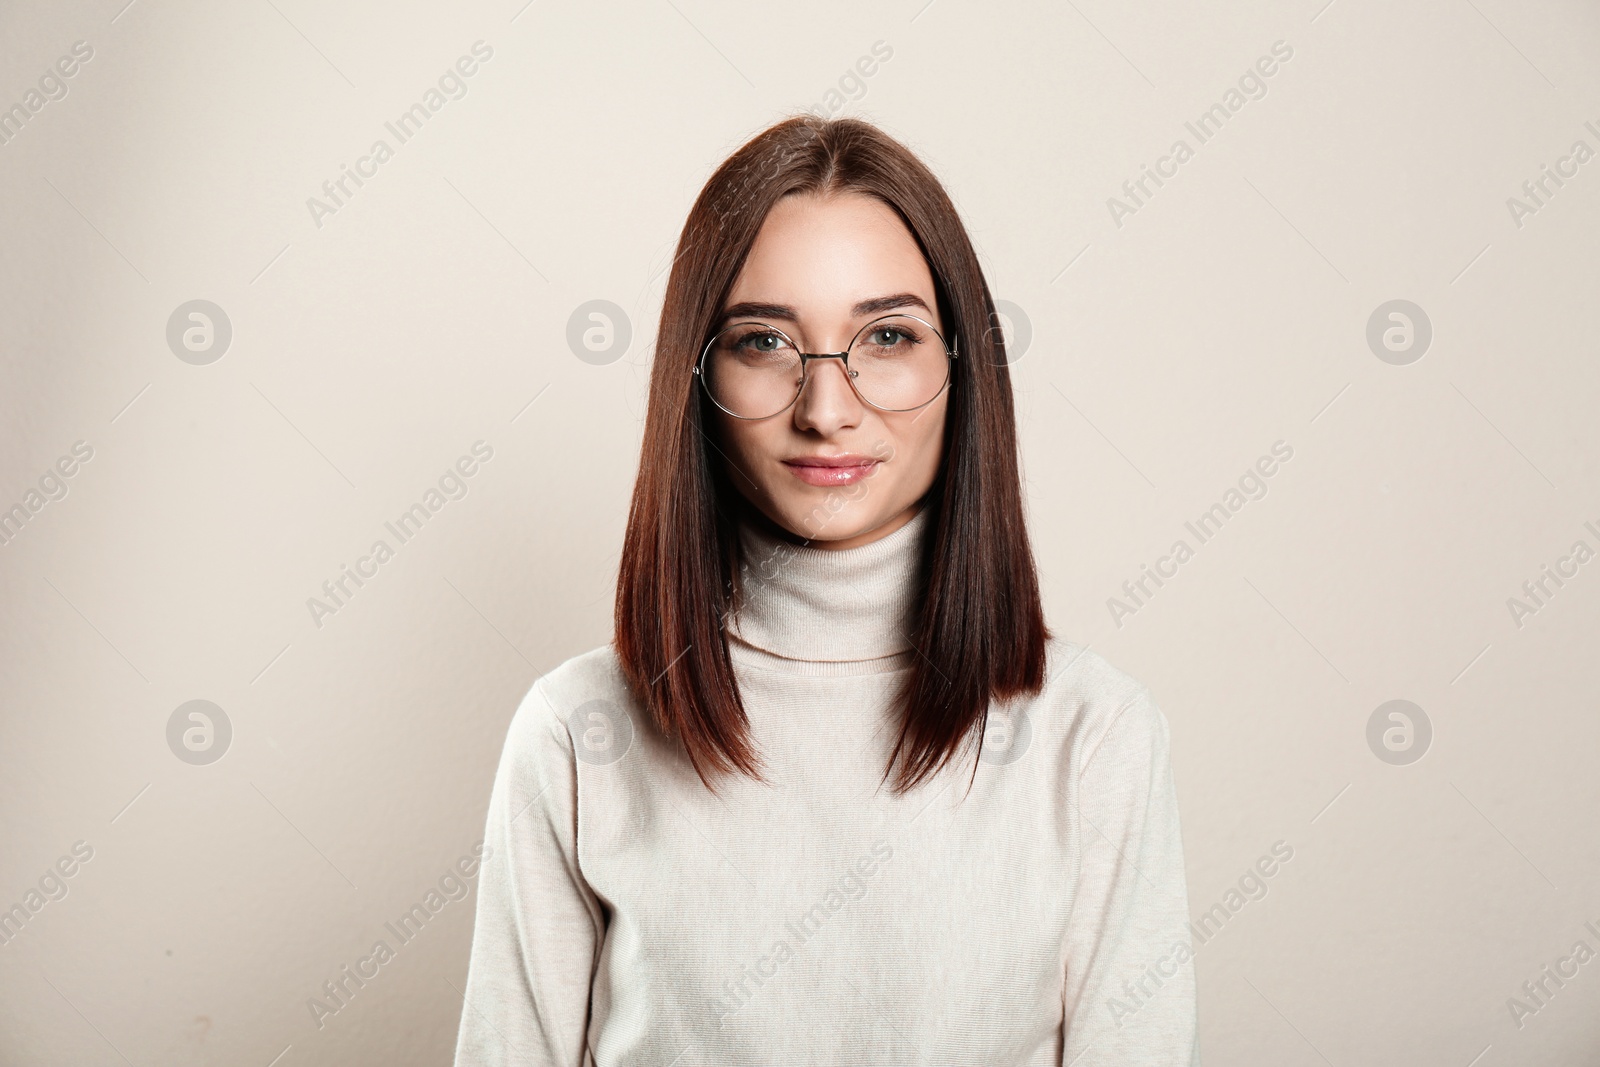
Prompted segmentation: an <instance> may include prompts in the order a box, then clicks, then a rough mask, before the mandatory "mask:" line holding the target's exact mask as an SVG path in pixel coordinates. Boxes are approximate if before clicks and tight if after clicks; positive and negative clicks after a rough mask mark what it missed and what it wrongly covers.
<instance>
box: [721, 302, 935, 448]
mask: <svg viewBox="0 0 1600 1067" xmlns="http://www.w3.org/2000/svg"><path fill="white" fill-rule="evenodd" d="M891 319H910V320H912V321H913V322H920V323H922V325H924V326H926V327H927V328H928V331H929V332H930V333H932V334H933V336H935V337H937V338H938V339H939V344H940V345H942V346H943V347H944V355H945V361H944V381H943V382H942V383H941V384H940V386H939V389H938V391H937V392H935V393H934V394H933V395H932V396H930V397H929V398H928V399H926V400H924V401H923V402H922V403H920V404H918V405H916V407H909V408H886V407H884V406H883V405H882V404H874V403H873V402H872V401H870V400H868V399H867V398H866V397H864V396H862V395H861V390H860V389H857V388H856V381H855V378H856V372H855V371H853V370H851V369H850V350H851V349H852V348H854V347H855V346H856V342H857V341H859V340H860V339H861V335H862V334H864V333H866V332H867V331H868V330H870V329H872V328H873V327H874V326H877V325H878V324H879V323H883V322H888V321H889V320H891ZM735 326H759V327H761V328H762V329H763V330H771V331H772V332H773V333H775V334H777V335H778V336H779V337H781V338H783V339H784V340H785V341H788V342H789V344H790V346H792V347H793V348H794V350H795V352H797V353H798V354H799V356H800V384H799V385H798V386H797V387H796V388H795V391H794V396H792V397H790V398H789V402H788V403H787V404H785V405H783V407H781V408H779V409H778V410H777V411H774V412H773V413H772V414H771V415H741V414H739V413H738V412H736V411H729V410H728V409H727V408H726V407H723V405H722V403H721V402H720V401H719V400H717V397H716V394H715V393H713V392H712V391H711V384H710V383H709V382H708V381H707V380H706V376H705V373H704V371H703V370H702V368H703V367H704V366H705V363H706V357H707V356H709V355H710V354H711V346H712V345H713V344H715V343H716V340H717V338H718V337H721V336H722V335H723V334H724V333H726V332H727V331H728V330H731V329H733V328H734V327H735ZM959 355H960V353H959V352H957V351H956V350H955V348H953V347H952V346H951V345H950V344H949V343H948V342H946V341H945V339H944V334H942V333H940V332H939V330H938V328H937V327H935V326H934V324H933V323H931V322H929V321H928V320H927V319H924V318H919V317H918V316H916V315H900V314H896V315H884V316H883V317H881V318H876V319H873V320H872V321H871V322H869V323H867V324H866V325H865V326H863V327H861V329H859V330H857V331H856V334H855V336H854V337H852V338H850V343H849V344H848V345H846V346H845V350H844V351H843V352H801V351H800V346H799V345H798V344H796V343H795V340H794V338H792V337H790V336H789V335H788V334H786V333H784V332H783V331H782V330H780V329H778V328H777V327H776V326H771V325H768V324H767V323H765V322H758V321H756V320H754V319H750V320H746V321H743V322H730V323H729V324H728V325H726V326H724V327H722V329H720V330H718V331H717V332H716V333H714V334H712V335H711V339H710V340H709V341H707V342H706V346H705V347H704V348H702V349H701V350H700V358H699V359H698V360H697V361H696V362H695V365H694V368H693V370H692V371H691V372H690V373H692V374H695V375H698V376H699V378H700V385H701V386H702V387H703V388H704V389H705V393H706V397H707V398H708V399H710V401H711V402H712V403H713V404H716V405H717V407H718V408H720V409H721V410H722V411H725V412H727V413H728V414H729V415H732V416H733V417H734V418H736V419H744V420H746V421H748V422H761V421H762V420H764V419H771V418H776V417H777V416H779V415H782V414H783V413H784V412H785V411H788V410H789V409H790V408H792V407H794V405H795V401H797V400H799V399H800V394H801V393H803V392H805V389H806V382H807V381H809V380H810V379H809V378H808V377H807V371H806V367H807V364H809V363H810V361H811V360H813V359H837V360H839V361H840V362H841V363H842V364H843V365H844V372H845V381H847V382H849V383H850V391H851V392H853V393H855V394H856V397H857V399H859V400H860V401H861V402H862V403H863V404H866V405H867V406H869V407H874V408H877V409H878V410H879V411H894V412H902V411H917V410H918V409H920V408H925V407H927V406H928V405H929V404H931V403H933V402H934V401H935V400H938V399H939V397H940V396H941V395H942V394H943V393H944V391H945V390H946V389H948V388H949V387H950V380H951V378H952V375H951V373H950V361H951V360H953V359H955V358H957V357H958V356H959Z"/></svg>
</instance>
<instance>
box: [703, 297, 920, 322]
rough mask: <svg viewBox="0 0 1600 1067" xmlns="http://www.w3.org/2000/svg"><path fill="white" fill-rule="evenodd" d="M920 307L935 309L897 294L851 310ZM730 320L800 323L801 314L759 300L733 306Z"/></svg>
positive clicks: (727, 316)
mask: <svg viewBox="0 0 1600 1067" xmlns="http://www.w3.org/2000/svg"><path fill="white" fill-rule="evenodd" d="M903 307H919V308H921V309H922V310H923V311H926V312H928V313H930V314H931V313H932V312H933V309H932V308H930V307H929V306H928V305H927V303H926V302H925V301H924V300H923V299H922V298H921V297H920V296H918V295H917V294H915V293H895V294H894V295H893V296H875V297H873V298H872V299H870V300H863V301H861V302H860V303H859V304H857V305H856V306H855V307H853V308H851V309H850V313H851V314H852V315H854V316H855V317H856V318H860V317H861V316H863V315H874V314H877V313H878V312H882V311H893V310H894V309H895V308H903ZM729 319H782V320H784V321H785V322H799V321H800V312H798V311H796V310H795V309H794V308H792V307H790V306H789V305H788V304H769V303H766V302H764V301H759V300H747V301H744V302H743V303H739V304H733V305H731V306H730V307H729V308H728V309H727V310H726V311H724V312H723V313H722V321H723V322H727V321H728V320H729Z"/></svg>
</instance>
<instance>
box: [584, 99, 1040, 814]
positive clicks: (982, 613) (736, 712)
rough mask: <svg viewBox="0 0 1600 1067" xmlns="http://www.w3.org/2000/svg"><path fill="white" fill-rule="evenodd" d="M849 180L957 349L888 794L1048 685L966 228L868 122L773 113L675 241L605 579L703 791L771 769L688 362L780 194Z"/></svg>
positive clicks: (710, 446)
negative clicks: (871, 203) (912, 250)
mask: <svg viewBox="0 0 1600 1067" xmlns="http://www.w3.org/2000/svg"><path fill="white" fill-rule="evenodd" d="M845 192H850V193H861V194H865V195H868V196H873V197H876V198H877V199H878V200H880V201H882V202H883V203H884V204H886V205H888V206H889V207H890V208H891V209H893V210H894V211H895V212H896V213H897V214H898V215H899V217H900V219H901V221H902V222H904V223H905V225H906V227H907V229H909V230H910V232H911V234H912V236H913V237H914V238H915V239H916V241H917V244H918V246H919V247H920V248H921V250H922V254H923V257H924V258H925V259H926V260H927V263H928V267H929V270H930V273H931V274H932V275H933V279H934V286H935V291H936V295H937V298H938V304H939V313H940V316H941V318H942V319H943V321H944V323H945V326H946V330H945V333H946V336H947V337H948V338H949V339H950V340H951V341H952V342H953V347H954V349H955V351H957V352H958V353H960V355H959V357H958V358H957V359H955V360H953V361H952V362H951V381H950V385H949V390H950V394H949V396H950V399H949V402H948V406H947V409H946V417H945V427H944V457H945V458H944V461H943V463H942V464H941V469H940V471H939V473H938V475H937V476H936V478H935V481H934V484H933V487H932V488H931V489H930V490H929V491H928V493H927V495H926V496H925V497H924V498H923V507H924V508H926V509H929V510H930V511H931V514H930V515H929V521H928V524H927V534H928V535H927V536H926V537H925V538H924V540H923V546H924V551H923V557H922V558H921V559H920V560H919V561H918V569H917V580H918V583H919V587H920V588H921V589H922V590H923V595H922V597H921V603H920V605H919V609H918V610H917V611H916V612H915V613H914V619H915V621H914V624H913V628H912V631H911V633H910V634H909V635H908V636H909V637H910V639H911V643H912V644H913V645H914V646H915V649H916V651H917V653H918V654H917V655H916V656H915V657H913V663H912V666H911V668H910V671H909V675H908V677H907V679H906V682H905V685H904V686H903V688H902V689H901V690H900V691H899V693H898V696H897V698H896V699H897V705H896V711H897V713H898V716H899V720H900V733H899V737H898V739H897V741H896V743H895V746H894V749H893V751H892V752H891V754H890V757H889V760H888V764H887V766H886V767H885V768H884V776H885V779H887V778H888V777H889V775H890V774H891V773H892V774H893V775H894V783H893V789H894V791H895V792H897V793H903V792H905V791H908V790H910V789H912V788H914V787H915V786H916V785H918V784H919V783H921V782H922V781H923V780H924V779H926V778H928V777H929V776H930V775H933V774H935V773H937V772H938V771H939V770H940V769H941V768H943V767H944V766H945V765H946V764H948V763H949V762H950V761H951V759H952V758H954V757H955V755H956V754H957V752H958V751H959V750H960V748H961V747H962V745H963V743H965V742H967V741H969V740H970V739H972V738H974V737H976V739H977V741H978V745H979V754H980V755H981V744H982V739H983V736H984V733H985V731H986V730H987V729H988V713H989V706H990V702H991V701H1005V700H1008V699H1011V698H1014V697H1019V696H1022V695H1024V694H1032V693H1037V692H1038V691H1039V690H1040V689H1041V688H1042V686H1043V684H1044V672H1045V647H1046V642H1047V641H1048V640H1049V638H1050V636H1051V635H1050V632H1049V631H1048V630H1047V629H1046V627H1045V622H1044V614H1043V610H1042V608H1041V606H1040V599H1039V587H1038V576H1037V573H1036V571H1035V568H1034V561H1033V553H1032V550H1031V548H1030V546H1029V542H1028V534H1027V528H1026V523H1025V521H1024V515H1023V501H1022V487H1021V476H1020V473H1019V470H1018V455H1017V437H1016V419H1015V414H1014V408H1013V404H1012V397H1011V375H1010V370H1009V368H1008V366H1007V361H1006V351H1005V339H1004V336H1003V335H1002V333H1001V330H1000V329H999V321H1000V320H999V317H998V315H996V313H995V307H994V301H993V299H992V298H991V297H990V294H989V287H988V284H987V283H986V282H985V280H984V276H983V270H982V268H981V267H980V266H979V264H978V258H977V254H976V253H975V252H974V250H973V247H972V242H971V239H970V238H969V237H968V235H967V231H966V228H965V226H963V225H962V222H961V219H960V217H959V215H958V214H957V213H956V209H955V205H954V204H952V203H951V201H950V198H949V196H948V195H947V194H946V193H945V191H944V188H943V187H942V186H941V185H940V183H939V180H938V179H937V178H936V177H934V175H933V173H932V172H931V171H930V170H929V169H928V168H927V167H926V166H925V165H924V164H923V163H922V162H921V161H920V160H919V159H918V158H917V157H916V156H915V155H914V154H913V153H912V152H911V151H910V150H909V149H907V148H906V147H905V146H904V145H902V144H900V143H899V142H898V141H896V140H895V139H893V138H892V137H890V136H888V135H887V134H885V133H884V132H883V131H882V130H880V129H878V128H877V127H876V126H873V125H872V124H870V123H867V122H863V121H860V120H858V119H849V118H842V119H823V118H819V117H817V116H815V115H800V116H796V117H793V118H790V119H786V120H784V121H782V122H779V123H778V124H776V125H774V126H772V127H769V128H768V129H766V130H764V131H763V132H761V133H760V134H758V135H757V136H755V137H754V138H752V139H751V140H749V141H748V142H746V143H745V144H744V145H743V146H742V147H741V148H739V150H738V151H736V152H734V153H733V155H732V156H730V157H729V158H728V159H727V161H726V162H724V163H723V164H722V165H721V166H720V167H719V168H718V169H717V170H716V172H715V173H714V174H713V175H712V176H711V178H710V180H709V181H707V182H706V185H705V188H704V189H702V190H701V192H700V195H699V197H698V198H697V199H696V200H695V203H694V206H693V208H692V209H691V210H690V212H689V216H688V219H687V221H686V222H685V223H684V226H683V232H682V233H681V235H680V236H679V239H678V246H677V252H676V256H675V258H674V260H673V265H672V272H671V274H670V276H669V278H668V280H667V288H666V297H665V301H664V304H663V307H662V310H661V321H660V326H659V329H658V331H657V335H656V346H655V359H654V364H653V366H652V368H651V373H650V394H649V400H648V407H647V411H646V414H645V426H644V439H643V443H642V446H641V448H640V458H639V474H638V478H637V480H636V481H635V483H634V490H633V499H632V503H631V506H630V508H629V513H628V525H627V531H626V534H625V535H624V540H623V548H622V559H621V565H620V567H619V571H618V577H617V598H616V613H615V638H614V643H615V648H616V654H617V657H618V660H619V662H620V665H621V669H622V671H623V673H624V675H625V677H626V679H627V681H628V684H629V685H630V686H631V688H632V689H633V691H634V693H635V695H636V696H637V698H638V699H639V701H640V703H641V704H642V706H643V707H644V708H645V709H646V712H647V714H648V715H649V717H650V719H651V720H652V721H653V722H654V723H655V725H656V727H657V728H659V729H660V731H661V732H662V733H663V734H664V735H665V736H667V737H669V738H679V739H681V743H682V745H683V747H684V750H685V752H686V753H687V755H688V757H689V761H690V763H691V764H692V765H693V767H694V769H695V772H696V773H697V774H698V775H699V776H700V779H701V781H702V782H704V783H705V784H706V786H707V787H708V788H710V789H711V790H712V791H713V792H715V791H716V787H715V784H714V782H713V779H715V778H717V777H720V776H722V775H725V774H729V773H733V772H739V773H743V774H746V775H748V776H750V777H751V778H753V779H756V780H758V781H764V780H765V779H764V778H763V775H762V773H761V771H762V767H763V765H764V761H763V760H762V759H761V756H760V753H759V752H758V751H757V750H756V746H755V745H754V744H753V742H752V740H751V737H750V723H749V719H748V717H747V716H746V714H745V710H744V704H743V702H742V700H741V698H740V695H739V688H738V684H737V682H736V680H735V678H734V670H733V663H732V660H731V659H730V657H729V652H728V640H727V634H726V630H725V624H726V620H727V618H728V615H729V614H730V612H731V611H732V610H733V609H734V607H735V604H736V603H737V597H738V596H739V582H738V576H739V575H740V573H741V570H742V568H743V566H744V563H743V561H742V560H741V558H740V556H741V551H740V542H739V537H738V522H739V514H740V510H741V508H742V507H747V506H748V505H746V504H745V503H744V502H743V501H742V499H741V498H740V497H739V494H738V492H737V490H736V489H735V488H734V487H733V486H732V484H731V483H730V482H729V481H728V479H727V477H726V475H725V474H724V473H723V471H722V470H721V468H720V465H719V464H717V463H715V462H713V459H714V457H713V452H714V450H715V448H716V443H715V441H714V440H713V437H712V436H710V435H709V434H708V429H707V428H708V426H709V425H711V420H710V413H709V411H708V409H707V405H708V404H709V400H708V399H707V398H706V397H705V396H703V395H702V391H701V390H700V389H697V388H696V387H695V381H696V376H695V375H694V374H693V373H692V368H693V367H694V366H695V364H696V362H697V360H698V359H699V356H700V353H701V351H702V349H703V347H704V346H705V344H706V343H707V342H708V341H709V340H710V338H711V336H712V334H713V333H714V331H715V328H716V324H717V323H718V321H719V319H720V317H721V314H722V309H723V307H724V303H725V301H726V299H727V296H728V293H729V292H730V291H731V290H732V287H733V284H734V282H735V280H736V279H737V278H738V275H739V271H740V270H741V268H742V267H743V265H744V261H745V258H746V256H747V255H748V254H749V251H750V248H751V246H752V245H753V244H754V242H755V239H756V235H757V233H758V232H759V231H760V229H761V225H762V223H763V222H764V221H765V219H766V217H767V213H768V211H770V210H771V208H772V206H773V205H774V204H776V203H777V202H778V200H780V199H781V198H783V197H785V196H790V195H793V194H807V193H809V194H816V195H823V196H826V195H831V194H837V193H845ZM976 771H977V762H976V760H974V763H973V773H974V774H976ZM708 772H709V774H708ZM880 785H881V782H880Z"/></svg>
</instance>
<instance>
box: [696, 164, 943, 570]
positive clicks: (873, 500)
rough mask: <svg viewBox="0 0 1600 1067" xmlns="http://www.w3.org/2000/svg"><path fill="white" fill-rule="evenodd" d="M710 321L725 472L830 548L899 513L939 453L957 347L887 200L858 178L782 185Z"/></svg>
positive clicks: (920, 489)
mask: <svg viewBox="0 0 1600 1067" xmlns="http://www.w3.org/2000/svg"><path fill="white" fill-rule="evenodd" d="M716 325H717V327H718V329H719V332H718V333H717V335H716V336H715V337H714V338H713V339H712V341H711V342H710V343H709V344H708V345H707V347H706V349H705V351H704V352H703V353H702V358H701V361H700V363H699V364H697V366H696V370H697V372H698V373H699V375H700V381H701V385H702V386H703V387H704V389H705V392H706V395H707V396H708V397H709V398H710V399H711V401H712V407H711V408H710V409H703V410H707V413H708V414H709V415H710V420H709V427H708V429H709V432H710V435H711V438H712V440H713V442H714V443H715V444H716V446H717V453H716V459H717V461H718V462H719V463H720V465H721V473H722V475H723V477H724V478H725V479H726V482H727V483H728V484H731V485H732V486H733V488H734V489H735V490H736V491H737V492H738V493H739V494H740V495H741V497H742V498H743V499H745V500H748V501H749V502H750V503H751V504H753V505H754V507H755V508H756V510H758V511H759V512H760V513H761V514H763V515H765V516H766V517H767V518H768V519H770V520H771V521H772V522H774V523H776V524H777V525H778V526H780V527H782V528H783V529H784V530H787V531H788V532H789V533H791V534H793V535H794V536H796V537H799V538H803V539H806V540H808V541H810V542H812V543H813V544H816V545H817V546H819V547H824V548H849V547H854V546H855V545H858V544H861V543H863V542H864V541H865V540H872V539H876V538H878V537H881V536H884V535H886V534H887V533H889V532H891V531H892V530H893V529H894V528H896V527H897V526H898V525H900V523H901V522H902V521H903V520H904V519H905V518H908V517H909V515H910V514H911V511H912V509H914V508H915V506H916V504H917V502H918V501H920V500H921V499H922V497H923V496H924V495H925V494H926V493H927V492H928V490H929V489H930V488H932V486H933V483H934V479H935V477H936V476H937V475H938V472H939V468H940V461H941V460H942V459H943V455H944V426H945V408H946V406H947V402H948V395H947V384H948V375H949V370H950V363H951V359H950V356H949V354H948V352H947V349H946V343H945V341H944V340H943V317H942V316H941V315H940V313H939V293H938V288H937V287H936V286H935V284H934V279H933V273H932V271H931V270H930V269H929V267H928V262H927V260H926V259H925V258H924V256H923V254H922V249H921V247H920V246H919V245H918V244H917V240H916V238H915V237H914V236H913V235H912V233H911V231H910V230H909V229H907V228H906V225H905V223H904V222H902V221H901V219H900V216H899V215H898V214H897V213H896V212H895V210H894V208H892V207H890V206H889V205H888V204H886V203H885V202H884V201H882V200H880V199H879V198H878V197H876V196H873V195H871V194H870V193H865V192H859V191H856V190H852V189H829V190H826V191H822V190H804V191H799V192H792V193H787V194H785V195H784V196H783V197H781V198H780V199H779V200H778V201H777V202H776V203H775V204H773V206H772V208H771V210H769V211H768V212H767V216H766V219H765V220H764V221H763V223H762V226H761V229H760V231H759V232H758V233H757V235H756V239H755V243H754V244H753V245H752V246H751V248H750V251H749V254H748V255H747V256H746V257H745V260H744V264H743V266H742V267H741V268H740V270H739V273H738V275H737V276H736V277H735V278H734V281H733V285H732V287H731V288H730V289H729V291H728V294H727V296H726V298H725V299H724V301H723V306H722V309H721V315H720V318H719V321H718V322H717V324H716ZM837 352H847V353H848V354H847V357H846V359H845V360H843V361H841V360H837V359H821V360H809V361H807V360H804V359H802V356H801V353H837ZM796 385H799V386H800V388H799V392H798V393H796V391H795V387H796Z"/></svg>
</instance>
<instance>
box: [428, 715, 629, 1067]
mask: <svg viewBox="0 0 1600 1067" xmlns="http://www.w3.org/2000/svg"><path fill="white" fill-rule="evenodd" d="M484 842H485V844H487V845H488V846H489V848H490V849H492V851H491V852H487V853H486V854H485V856H484V863H483V866H482V868H481V872H482V873H481V874H480V876H479V880H478V910H477V916H476V919H475V920H474V926H473V933H472V955H471V958H470V960H469V962H468V966H467V987H466V993H465V998H464V1003H463V1005H462V1009H461V1029H460V1031H459V1033H458V1036H457V1040H456V1058H455V1063H456V1067H510V1065H512V1064H515V1065H518V1067H582V1065H584V1064H587V1063H589V1062H590V1061H589V1059H588V1058H587V1056H586V1055H585V1051H584V1050H585V1046H586V1041H587V1029H588V1023H589V991H590V987H591V983H592V981H593V976H594V968H595V953H596V951H597V949H598V946H599V944H600V939H601V932H602V931H603V929H604V919H603V913H602V911H601V908H600V905H599V901H598V900H597V898H596V897H595V895H594V892H593V891H592V890H591V889H590V888H589V886H588V883H587V882H586V881H585V880H584V877H583V873H582V872H581V871H580V870H579V869H578V856H577V771H576V765H575V763H574V760H573V751H572V743H571V735H570V734H569V733H568V732H567V728H566V725H565V723H563V722H562V721H561V719H560V717H559V715H558V713H557V711H556V709H555V708H554V706H553V705H552V704H551V702H550V701H549V699H548V698H547V697H546V695H545V693H544V691H543V689H542V688H541V687H540V685H539V683H535V684H534V685H533V687H532V688H531V689H530V690H529V691H528V694H527V696H526V697H525V698H524V699H523V701H522V704H521V706H520V707H519V708H518V709H517V713H516V715H515V716H514V717H513V719H512V723H511V728H510V730H509V732H508V734H507V737H506V744H505V748H504V750H503V751H502V753H501V756H500V764H499V768H498V770H497V771H496V773H495V780H494V788H493V791H492V793H491V796H490V801H489V817H488V825H487V829H486V831H485V834H484Z"/></svg>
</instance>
